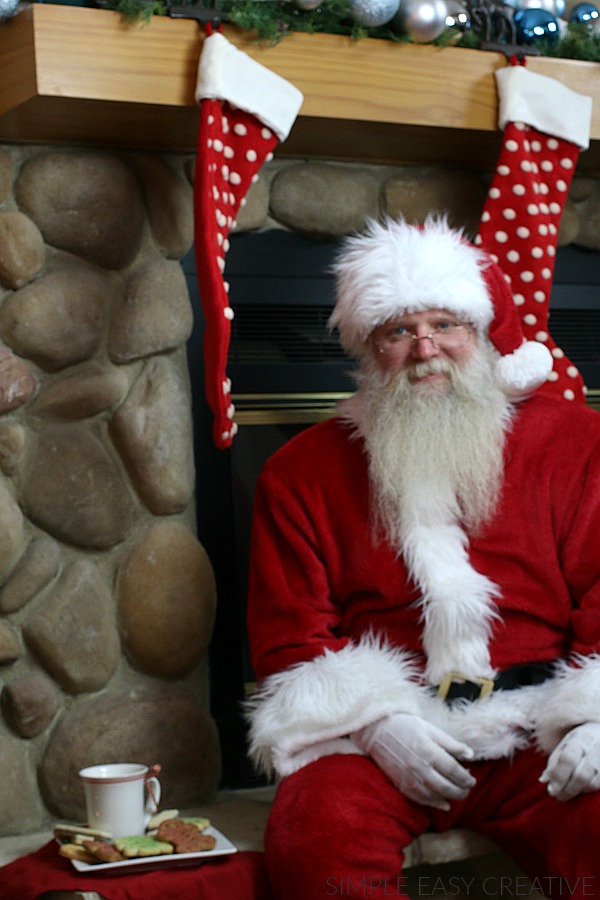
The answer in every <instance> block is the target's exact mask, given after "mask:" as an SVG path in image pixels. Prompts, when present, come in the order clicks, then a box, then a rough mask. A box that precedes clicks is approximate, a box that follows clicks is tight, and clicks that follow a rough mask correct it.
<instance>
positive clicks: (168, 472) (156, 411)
mask: <svg viewBox="0 0 600 900" xmlns="http://www.w3.org/2000/svg"><path fill="white" fill-rule="evenodd" d="M110 434H111V436H112V438H113V440H114V442H115V446H116V447H117V449H118V450H119V453H120V454H121V457H122V459H123V462H124V463H125V466H126V468H127V471H128V472H129V476H130V478H131V481H132V483H133V485H134V487H135V489H136V491H137V492H138V494H139V496H140V498H141V499H142V500H143V502H144V503H145V504H146V506H147V507H148V509H149V510H150V512H153V513H154V514H155V515H162V516H168V515H172V514H174V513H178V512H181V511H182V510H183V509H185V507H186V506H187V504H188V503H189V501H190V500H191V498H192V496H193V492H194V457H193V437H192V418H191V411H190V401H189V392H188V387H187V384H186V383H185V382H184V379H183V377H182V375H181V374H180V373H179V372H178V371H177V369H176V368H175V366H174V364H173V362H171V360H170V359H167V358H166V357H164V356H158V357H154V358H151V359H150V360H148V362H147V363H146V365H145V366H144V368H143V370H142V372H141V374H140V376H139V377H138V379H137V381H136V382H135V383H134V385H133V386H132V388H131V390H130V391H129V395H128V397H127V399H126V400H125V402H124V403H123V405H122V406H121V408H120V409H119V410H117V412H116V413H115V415H114V416H113V419H112V421H111V423H110Z"/></svg>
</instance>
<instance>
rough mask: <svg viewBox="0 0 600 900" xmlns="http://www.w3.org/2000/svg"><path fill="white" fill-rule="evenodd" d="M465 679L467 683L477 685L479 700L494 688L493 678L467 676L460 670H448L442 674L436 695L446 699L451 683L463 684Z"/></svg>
mask: <svg viewBox="0 0 600 900" xmlns="http://www.w3.org/2000/svg"><path fill="white" fill-rule="evenodd" d="M465 681H468V682H469V684H478V685H479V697H478V699H479V700H481V698H482V697H488V696H489V695H490V694H491V693H492V691H493V690H494V679H493V678H469V676H468V675H463V673H462V672H448V674H447V675H444V677H443V678H442V680H441V681H440V685H439V687H438V692H437V695H438V697H439V698H440V700H445V699H446V697H447V696H448V691H449V690H450V687H451V685H453V684H454V683H455V682H456V683H457V684H463V683H464V682H465Z"/></svg>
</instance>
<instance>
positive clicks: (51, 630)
mask: <svg viewBox="0 0 600 900" xmlns="http://www.w3.org/2000/svg"><path fill="white" fill-rule="evenodd" d="M23 637H24V638H25V641H26V643H27V646H28V647H30V648H31V649H32V650H33V652H34V653H35V654H36V656H37V657H38V659H40V660H41V663H42V665H43V666H44V668H45V669H46V671H47V672H48V673H49V674H50V675H51V676H52V677H53V678H54V680H55V681H57V682H58V684H59V685H60V686H61V687H62V688H63V689H64V690H65V691H68V692H69V693H71V694H81V693H83V692H84V691H98V690H100V688H102V687H104V685H105V684H106V682H107V681H108V680H109V678H110V677H111V675H112V674H113V672H114V671H115V669H116V668H117V664H118V662H119V657H120V651H121V644H120V641H119V635H118V632H117V627H116V623H115V615H114V608H113V602H112V598H111V594H110V591H109V589H108V587H107V585H106V584H105V582H104V580H103V579H102V577H101V575H100V573H99V571H98V568H97V566H96V565H95V564H94V563H92V562H89V560H76V561H75V562H72V563H70V564H69V565H68V566H67V568H66V569H65V570H64V572H63V573H62V575H61V576H60V578H59V580H58V583H57V584H56V587H55V588H54V589H53V590H52V592H51V593H50V595H49V596H48V597H47V598H46V599H45V601H44V603H43V604H41V605H40V606H39V607H38V608H37V609H36V610H35V612H34V613H33V614H32V615H31V616H30V617H29V618H28V619H26V621H25V622H24V623H23ZM66 648H68V652H65V650H66Z"/></svg>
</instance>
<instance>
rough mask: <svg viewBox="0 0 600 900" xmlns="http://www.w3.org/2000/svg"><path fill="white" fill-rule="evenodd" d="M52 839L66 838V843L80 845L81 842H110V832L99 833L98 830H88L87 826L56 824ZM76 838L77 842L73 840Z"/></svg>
mask: <svg viewBox="0 0 600 900" xmlns="http://www.w3.org/2000/svg"><path fill="white" fill-rule="evenodd" d="M53 830H54V837H55V838H57V839H58V840H61V838H66V840H67V841H69V842H72V843H74V844H75V843H76V844H80V843H81V842H82V841H83V840H86V839H90V840H93V841H110V840H111V839H112V834H111V833H110V831H101V830H100V829H99V828H89V827H88V826H87V825H68V824H67V823H66V822H57V823H56V825H55V826H54V829H53ZM75 838H78V840H75Z"/></svg>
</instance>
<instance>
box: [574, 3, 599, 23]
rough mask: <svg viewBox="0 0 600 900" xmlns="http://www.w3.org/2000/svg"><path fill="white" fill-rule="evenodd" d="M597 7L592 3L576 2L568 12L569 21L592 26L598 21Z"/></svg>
mask: <svg viewBox="0 0 600 900" xmlns="http://www.w3.org/2000/svg"><path fill="white" fill-rule="evenodd" d="M598 15H599V14H598V8H597V7H596V6H594V4H593V3H578V4H577V6H574V7H573V9H572V10H571V12H570V13H569V22H576V23H577V24H579V25H589V26H590V27H592V26H593V25H594V22H597V21H598Z"/></svg>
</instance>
